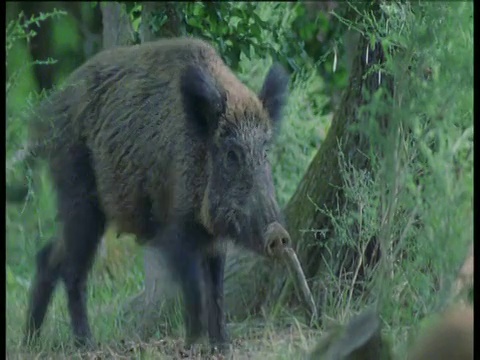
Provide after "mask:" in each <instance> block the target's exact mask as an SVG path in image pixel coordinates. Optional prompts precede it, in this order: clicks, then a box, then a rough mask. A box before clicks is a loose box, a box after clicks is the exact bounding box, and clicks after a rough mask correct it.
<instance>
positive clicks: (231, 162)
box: [227, 150, 238, 166]
mask: <svg viewBox="0 0 480 360" xmlns="http://www.w3.org/2000/svg"><path fill="white" fill-rule="evenodd" d="M227 164H228V166H235V165H237V164H238V154H237V152H236V151H235V150H229V151H228V152H227Z"/></svg>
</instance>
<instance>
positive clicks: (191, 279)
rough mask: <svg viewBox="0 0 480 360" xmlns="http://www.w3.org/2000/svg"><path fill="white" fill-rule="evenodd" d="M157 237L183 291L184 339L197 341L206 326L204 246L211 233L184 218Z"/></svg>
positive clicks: (209, 240) (191, 341)
mask: <svg viewBox="0 0 480 360" xmlns="http://www.w3.org/2000/svg"><path fill="white" fill-rule="evenodd" d="M158 241H159V243H160V246H161V248H163V251H164V252H165V253H166V255H167V256H166V258H167V260H168V262H169V266H170V268H171V271H172V274H173V276H174V278H175V279H176V280H177V281H178V282H179V284H180V287H181V290H182V293H183V303H184V318H185V330H186V341H185V343H186V345H187V346H190V345H192V344H193V343H195V342H197V341H198V340H199V339H200V338H201V337H202V336H203V335H204V334H205V332H206V329H207V306H206V304H207V298H206V296H207V291H206V290H207V289H206V284H205V272H204V270H205V269H204V266H203V264H204V256H205V255H204V250H203V249H204V248H205V246H206V245H207V244H208V243H210V242H211V236H210V235H209V234H208V233H207V232H206V231H205V230H204V229H203V228H202V227H201V226H200V225H198V224H196V223H194V222H190V221H182V222H177V223H175V224H171V225H170V226H168V227H167V228H166V229H165V231H164V232H163V234H162V235H161V236H160V238H159V239H158Z"/></svg>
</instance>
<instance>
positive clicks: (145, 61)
mask: <svg viewBox="0 0 480 360" xmlns="http://www.w3.org/2000/svg"><path fill="white" fill-rule="evenodd" d="M287 83H288V76H287V75H286V73H285V72H284V71H283V70H282V69H281V67H280V66H278V65H274V66H273V67H272V69H271V70H270V72H269V74H268V75H267V77H266V79H265V82H264V85H263V88H262V89H261V91H260V93H259V94H258V95H257V94H254V93H253V92H252V91H251V90H250V89H248V88H247V87H246V86H244V85H243V84H242V83H241V82H240V81H239V80H238V79H237V78H236V77H235V75H234V74H233V73H232V72H231V70H230V69H229V68H228V67H227V66H226V65H225V64H224V63H223V61H222V60H221V58H220V57H219V56H218V54H217V53H216V51H215V50H214V49H213V48H212V47H211V46H210V45H208V44H206V43H205V42H203V41H200V40H195V39H169V40H160V41H157V42H152V43H146V44H143V45H137V46H131V47H120V48H115V49H112V50H107V51H104V52H101V53H99V54H97V55H96V56H95V57H93V58H92V59H91V60H89V61H88V62H86V63H85V64H84V65H82V66H81V67H80V68H79V69H77V70H76V71H75V72H74V73H73V74H72V75H71V76H70V77H69V79H68V80H67V82H66V85H65V86H63V87H62V88H61V89H59V90H58V91H57V92H56V93H54V94H53V95H52V96H51V97H50V98H49V99H47V100H46V101H45V102H44V103H43V104H42V105H41V106H40V108H39V110H38V111H37V112H36V114H37V115H38V120H37V121H35V122H34V129H35V131H34V134H35V136H36V138H34V139H33V140H32V141H33V142H35V141H37V142H39V141H40V140H42V141H44V140H45V139H48V142H47V143H48V146H46V147H45V149H44V153H43V155H44V157H46V159H47V160H48V163H49V166H50V170H51V176H52V179H53V183H54V186H55V189H56V192H57V197H58V213H59V219H60V221H61V224H62V233H61V236H59V239H60V240H57V241H52V242H50V243H48V244H47V245H46V246H45V247H44V248H43V249H42V250H41V251H40V253H39V260H38V264H39V265H38V269H37V274H36V280H35V281H34V286H33V288H32V297H31V302H30V307H29V310H28V315H27V328H26V330H27V332H26V336H27V339H30V338H31V337H32V336H34V335H36V334H37V333H38V330H39V329H40V326H41V324H42V320H43V317H44V315H45V312H46V310H47V307H48V302H49V298H50V295H51V291H53V289H54V284H55V283H56V281H57V279H59V278H61V279H62V280H63V281H64V283H65V285H66V289H67V296H68V307H69V313H70V317H71V321H72V328H73V332H74V335H75V337H76V339H77V340H78V341H79V342H80V343H85V342H87V341H89V340H90V339H91V332H90V328H89V324H88V320H87V316H86V299H85V286H86V277H87V274H88V271H89V269H90V267H91V264H92V262H93V259H94V255H95V251H96V249H97V245H98V243H99V240H100V238H101V236H102V235H103V233H104V231H105V225H106V223H107V222H108V223H110V222H111V223H114V224H115V227H116V228H117V229H118V231H119V232H122V233H131V234H135V235H136V237H137V239H138V241H139V243H146V242H151V243H153V244H154V245H155V246H158V247H160V248H161V249H162V251H165V253H166V254H167V255H168V256H167V257H168V258H169V259H170V266H171V270H172V273H173V274H174V275H175V276H176V277H177V279H178V280H179V281H180V284H181V286H182V289H183V295H184V303H185V310H186V311H185V321H186V333H187V340H188V342H189V343H191V342H195V341H196V340H198V339H199V338H200V337H201V336H202V335H203V334H204V332H208V335H209V338H210V342H211V343H212V344H218V345H219V346H222V345H224V344H226V343H227V335H226V332H225V319H224V314H223V271H224V263H225V251H224V248H225V247H224V246H223V245H224V244H223V242H224V241H225V240H224V239H231V240H233V241H234V242H235V243H237V244H240V245H242V246H243V247H245V248H247V249H250V250H251V251H253V252H256V253H258V254H261V255H266V251H268V248H269V247H272V246H277V245H278V244H284V243H285V242H288V241H289V236H288V233H287V232H286V231H285V229H284V228H283V227H282V225H281V224H282V219H281V215H280V211H279V208H278V204H277V201H276V199H275V192H274V187H273V182H272V175H271V169H270V165H269V162H268V157H267V148H268V146H269V144H270V143H271V141H272V137H273V134H274V133H275V132H276V131H278V128H279V123H280V118H281V110H282V107H283V104H284V102H285V99H286V93H287ZM270 224H275V228H276V231H274V232H273V233H272V234H270V235H269V236H268V237H267V236H266V235H265V229H266V228H267V226H269V225H270ZM212 249H213V251H212ZM47 283H48V284H50V285H49V286H46V285H45V284H47ZM207 330H208V331H207Z"/></svg>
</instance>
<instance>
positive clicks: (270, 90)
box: [258, 63, 289, 125]
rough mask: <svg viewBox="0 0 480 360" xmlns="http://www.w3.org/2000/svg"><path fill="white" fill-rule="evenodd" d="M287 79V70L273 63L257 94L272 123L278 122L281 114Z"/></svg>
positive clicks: (284, 100)
mask: <svg viewBox="0 0 480 360" xmlns="http://www.w3.org/2000/svg"><path fill="white" fill-rule="evenodd" d="M288 81H289V76H288V74H287V72H286V71H285V70H284V69H283V67H282V66H281V65H280V64H278V63H275V64H273V65H272V67H271V68H270V70H269V71H268V74H267V77H266V78H265V81H264V83H263V87H262V90H260V94H259V95H258V97H259V99H260V101H261V102H262V104H263V106H264V107H265V109H266V110H267V112H268V115H269V116H270V119H272V122H273V124H274V125H276V124H277V123H278V122H279V120H280V118H281V115H282V110H283V106H284V105H285V102H286V97H287V90H288Z"/></svg>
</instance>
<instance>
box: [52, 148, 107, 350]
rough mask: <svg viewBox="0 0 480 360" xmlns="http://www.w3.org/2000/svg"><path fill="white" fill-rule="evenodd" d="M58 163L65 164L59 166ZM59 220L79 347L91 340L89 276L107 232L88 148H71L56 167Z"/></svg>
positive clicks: (66, 286)
mask: <svg viewBox="0 0 480 360" xmlns="http://www.w3.org/2000/svg"><path fill="white" fill-rule="evenodd" d="M57 164H61V166H58V165H57ZM52 170H53V171H52V173H53V179H54V183H55V186H56V190H57V195H58V196H57V197H58V210H59V217H60V220H61V222H62V225H63V242H64V260H63V264H62V271H61V276H62V279H63V281H64V283H65V289H66V293H67V300H68V311H69V314H70V320H71V325H72V328H73V333H74V336H75V338H76V340H77V344H78V345H84V344H86V343H87V342H89V341H90V340H91V331H90V326H89V323H88V318H87V301H86V300H87V299H86V295H87V294H86V287H87V275H88V272H89V271H90V268H91V266H92V264H93V260H94V256H95V252H96V250H97V247H98V245H99V243H100V239H101V236H102V235H103V233H104V230H105V215H104V213H103V211H102V210H101V208H100V204H99V201H98V197H97V191H96V183H95V176H94V172H93V170H92V166H91V163H90V157H89V152H88V149H86V148H85V147H84V146H77V147H74V148H71V149H70V151H69V152H67V153H65V154H62V159H61V161H59V162H58V163H54V166H52Z"/></svg>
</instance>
